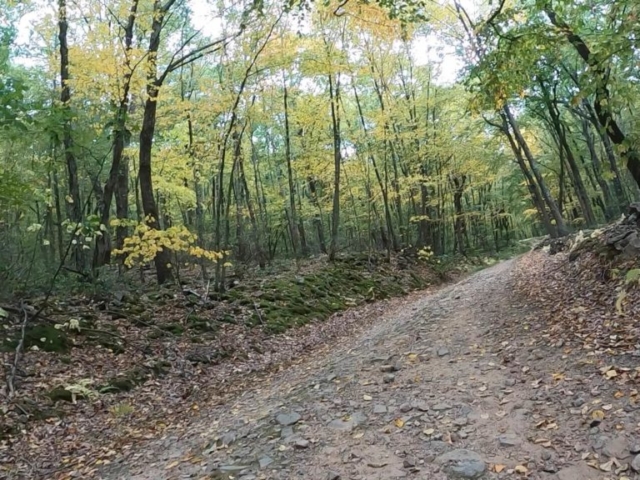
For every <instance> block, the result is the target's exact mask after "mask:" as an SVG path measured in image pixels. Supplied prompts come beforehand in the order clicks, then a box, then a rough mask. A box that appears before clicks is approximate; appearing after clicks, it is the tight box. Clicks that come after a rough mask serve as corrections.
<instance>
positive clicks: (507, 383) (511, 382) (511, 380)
mask: <svg viewBox="0 0 640 480" xmlns="http://www.w3.org/2000/svg"><path fill="white" fill-rule="evenodd" d="M515 384H516V379H515V378H507V379H506V380H505V381H504V385H505V387H513V386H514V385H515Z"/></svg>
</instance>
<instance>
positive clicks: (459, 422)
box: [453, 417, 469, 427]
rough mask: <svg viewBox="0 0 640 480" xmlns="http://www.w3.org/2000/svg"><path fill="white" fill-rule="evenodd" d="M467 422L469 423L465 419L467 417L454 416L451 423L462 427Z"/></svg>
mask: <svg viewBox="0 0 640 480" xmlns="http://www.w3.org/2000/svg"><path fill="white" fill-rule="evenodd" d="M468 423H469V420H467V418H466V417H460V418H456V419H455V420H454V421H453V424H454V425H455V426H456V427H464V426H465V425H467V424H468Z"/></svg>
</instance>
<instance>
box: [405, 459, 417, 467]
mask: <svg viewBox="0 0 640 480" xmlns="http://www.w3.org/2000/svg"><path fill="white" fill-rule="evenodd" d="M402 466H403V467H404V468H413V467H415V466H416V462H415V461H414V460H413V459H412V458H405V459H404V461H403V462H402Z"/></svg>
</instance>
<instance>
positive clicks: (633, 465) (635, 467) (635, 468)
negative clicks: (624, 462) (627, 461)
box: [631, 455, 640, 473]
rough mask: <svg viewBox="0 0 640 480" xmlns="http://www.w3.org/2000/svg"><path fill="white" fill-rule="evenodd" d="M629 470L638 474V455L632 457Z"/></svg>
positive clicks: (639, 460) (639, 461)
mask: <svg viewBox="0 0 640 480" xmlns="http://www.w3.org/2000/svg"><path fill="white" fill-rule="evenodd" d="M631 468H632V469H633V471H634V472H638V473H640V455H636V456H635V457H633V460H631Z"/></svg>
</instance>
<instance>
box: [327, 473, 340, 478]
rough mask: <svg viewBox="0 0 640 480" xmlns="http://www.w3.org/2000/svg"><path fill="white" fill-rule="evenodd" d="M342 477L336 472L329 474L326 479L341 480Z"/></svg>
mask: <svg viewBox="0 0 640 480" xmlns="http://www.w3.org/2000/svg"><path fill="white" fill-rule="evenodd" d="M341 478H342V477H341V476H340V474H338V473H335V472H329V473H327V476H326V479H327V480H340V479H341Z"/></svg>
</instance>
